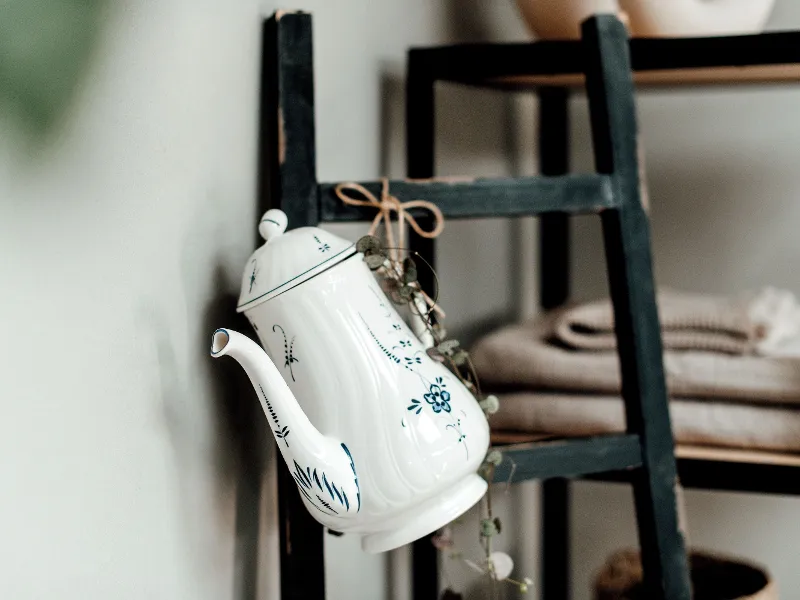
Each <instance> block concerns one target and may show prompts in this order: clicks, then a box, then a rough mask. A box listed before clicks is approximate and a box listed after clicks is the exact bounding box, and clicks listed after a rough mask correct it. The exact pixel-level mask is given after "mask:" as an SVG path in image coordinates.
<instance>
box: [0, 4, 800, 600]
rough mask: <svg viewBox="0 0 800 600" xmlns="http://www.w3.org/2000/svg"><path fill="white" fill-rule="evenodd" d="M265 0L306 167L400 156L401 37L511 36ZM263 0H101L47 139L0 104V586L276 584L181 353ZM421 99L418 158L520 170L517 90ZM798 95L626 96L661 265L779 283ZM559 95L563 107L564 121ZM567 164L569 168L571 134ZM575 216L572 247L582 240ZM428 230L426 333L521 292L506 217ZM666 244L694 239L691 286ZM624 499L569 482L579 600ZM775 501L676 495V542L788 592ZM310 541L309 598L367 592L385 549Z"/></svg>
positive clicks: (225, 279)
mask: <svg viewBox="0 0 800 600" xmlns="http://www.w3.org/2000/svg"><path fill="white" fill-rule="evenodd" d="M282 6H286V7H290V8H291V7H299V8H305V9H309V10H312V11H313V12H314V14H315V59H316V70H317V79H316V86H317V87H316V92H317V107H318V108H317V122H318V126H317V149H318V163H319V175H320V177H321V178H322V179H347V178H352V179H357V178H365V177H376V176H378V175H380V174H382V173H389V174H392V175H402V174H403V170H404V168H403V158H402V157H403V141H402V119H403V115H402V94H403V92H402V75H403V70H404V54H405V50H406V48H407V47H408V46H409V45H414V44H433V43H442V42H448V41H456V40H478V39H520V38H523V37H524V35H525V34H524V31H523V28H522V26H521V24H520V23H519V22H518V20H517V19H516V16H515V12H514V9H513V4H512V2H510V1H509V0H493V1H492V2H481V1H479V0H469V1H467V0H406V1H402V2H401V1H399V0H397V1H392V2H388V1H386V2H380V3H379V2H364V1H362V2H359V1H358V0H346V1H339V2H331V1H330V0H308V1H301V0H297V1H294V2H286V3H285V4H282ZM276 7H277V4H275V3H273V2H271V1H266V0H265V1H263V2H259V1H258V0H242V1H240V2H223V1H222V0H196V1H194V2H191V3H189V2H186V1H185V0H184V1H182V0H165V1H162V2H133V1H127V2H123V1H119V2H117V3H115V4H114V5H113V6H112V7H111V9H110V11H109V17H108V23H107V27H106V29H105V30H104V31H103V32H102V42H101V45H100V47H99V49H98V52H97V53H96V57H95V60H94V63H93V64H92V68H91V71H90V74H89V77H88V78H87V80H86V81H85V85H84V86H83V88H82V90H81V93H80V96H79V98H78V101H77V102H76V104H75V106H74V107H73V110H72V111H71V113H70V114H69V115H68V118H67V119H66V121H65V123H64V124H63V127H62V128H61V129H60V130H59V132H58V133H57V135H56V136H54V137H53V138H52V139H51V140H50V142H49V143H48V144H47V145H45V146H39V145H37V144H35V143H29V142H26V141H23V140H22V138H21V137H20V136H19V135H17V134H14V133H13V132H12V131H11V130H10V126H9V124H8V123H7V122H2V127H3V129H2V131H3V134H2V135H0V256H2V257H3V260H0V279H1V280H2V281H3V285H2V291H3V294H2V300H0V307H2V310H0V325H1V326H2V330H3V331H4V332H5V335H4V340H3V343H2V344H0V348H2V349H1V350H0V382H2V389H3V391H2V394H0V457H2V458H0V481H2V482H3V485H2V487H0V532H1V534H0V557H2V560H0V597H3V598H15V600H16V599H19V600H27V599H32V600H33V599H35V600H39V599H40V598H43V597H48V596H51V597H58V598H81V599H94V598H97V599H100V598H106V597H113V598H120V599H125V598H131V599H134V598H136V599H138V598H142V597H148V598H165V599H166V598H169V599H181V598H187V599H188V598H193V599H197V598H209V599H212V598H214V599H218V598H232V599H235V600H240V599H246V600H250V599H255V598H274V597H275V589H276V583H277V581H276V573H275V565H276V563H275V561H276V546H275V543H276V538H277V533H276V529H275V527H274V519H275V501H274V496H273V495H272V489H271V484H272V480H273V478H274V471H273V470H272V467H271V465H272V461H271V452H272V442H271V441H269V440H267V438H266V437H265V434H264V428H263V425H262V424H261V418H260V415H258V413H257V412H256V411H255V410H254V408H255V403H254V402H250V401H251V400H252V397H251V396H249V395H248V394H249V392H248V391H246V388H245V387H244V384H243V382H242V379H241V377H240V376H239V375H238V372H237V371H236V369H235V367H233V366H230V367H225V366H223V365H222V364H221V363H212V362H211V361H210V360H209V359H208V357H207V354H206V346H207V342H208V336H209V334H210V332H211V331H212V330H213V329H214V328H215V327H217V326H219V325H227V324H231V323H234V324H237V325H238V324H240V321H237V320H236V319H235V317H234V315H233V307H234V303H235V296H236V294H237V292H238V290H237V286H238V280H239V274H240V269H241V268H242V265H243V264H244V261H245V259H246V257H247V255H248V254H249V252H250V250H251V248H252V244H253V243H255V232H254V227H253V223H254V222H255V221H254V219H255V218H256V216H257V215H255V214H254V210H255V205H256V201H255V198H254V196H255V153H256V124H257V95H258V73H259V65H258V61H259V48H260V45H259V44H260V18H261V17H260V15H262V14H268V13H270V12H271V11H272V10H273V9H274V8H276ZM773 24H775V25H782V26H786V27H790V26H800V7H798V6H797V5H796V3H792V2H788V1H787V0H784V1H783V2H782V3H780V4H779V8H778V10H777V12H776V15H775V18H774V19H773ZM793 94H795V95H793ZM441 97H442V99H441V100H440V102H439V111H440V126H439V132H438V139H439V145H440V149H441V151H440V156H439V158H440V161H439V164H440V167H441V169H440V171H441V172H442V173H443V174H462V173H474V174H485V175H499V174H505V173H519V172H524V171H530V169H531V168H532V165H533V156H532V152H531V150H530V149H531V148H532V147H533V143H532V134H533V120H532V117H533V112H534V109H533V102H532V101H531V100H530V99H528V100H524V101H520V100H510V99H508V98H507V97H504V96H502V95H499V94H493V93H489V92H477V91H471V90H455V89H452V88H445V89H443V91H442V94H441ZM718 99H719V100H721V102H719V103H718V102H717V100H718ZM796 99H797V97H796V93H795V92H791V91H784V90H783V89H781V90H770V91H767V92H761V91H752V92H748V93H747V94H745V95H742V96H734V95H732V94H725V93H722V92H713V93H706V94H701V95H688V94H683V93H681V94H671V95H668V96H666V97H662V96H649V97H647V98H645V99H643V100H642V102H641V111H642V117H643V119H642V120H643V129H644V133H645V135H646V143H647V144H648V161H649V162H648V166H649V168H650V178H651V184H652V188H653V189H652V197H653V202H654V209H653V219H654V226H655V229H656V235H655V239H656V255H657V269H658V274H659V277H660V279H661V280H662V282H664V283H671V284H673V285H682V286H683V287H690V288H696V289H709V290H716V291H727V290H732V289H738V288H740V287H742V286H751V287H752V286H753V285H756V284H760V283H766V282H767V281H771V282H773V283H776V284H780V285H785V286H787V287H790V288H792V289H795V290H796V291H798V292H800V286H797V285H796V284H795V283H794V281H793V279H792V267H793V263H792V261H791V258H790V257H791V256H792V253H791V250H792V248H793V243H794V237H795V236H794V230H793V223H795V222H797V219H796V218H794V217H795V216H796V217H800V215H797V214H796V213H797V211H798V209H797V208H796V206H795V204H796V203H795V202H794V198H793V192H794V190H796V189H798V187H800V181H797V179H796V175H795V171H796V170H793V169H792V166H793V164H794V163H796V162H797V160H795V159H796V151H795V150H794V146H796V145H797V142H800V120H798V119H791V118H789V117H788V115H791V114H792V113H791V112H790V111H791V110H792V109H793V107H794V105H795V104H796V102H795V100H796ZM583 111H584V107H582V106H580V104H579V103H578V104H577V105H576V107H575V114H576V126H575V129H576V136H577V137H578V139H581V138H582V139H587V138H586V137H585V136H586V135H587V134H586V127H585V124H582V121H581V120H580V119H578V118H577V116H578V115H579V114H581V113H582V112H583ZM744 117H747V119H745V118H744ZM745 121H748V122H749V123H750V125H749V126H743V122H745ZM679 123H680V125H681V126H678V124H679ZM580 147H581V146H579V149H580ZM578 154H581V156H580V157H579V161H578V162H579V163H581V164H583V165H586V164H587V163H586V150H585V145H583V151H582V152H581V151H579V152H578ZM753 158H758V161H757V163H756V166H755V167H754V168H753V170H751V171H748V170H745V169H744V168H743V165H745V164H750V161H751V159H753ZM684 182H688V183H684ZM679 209H681V210H689V209H691V210H693V211H694V212H693V216H692V218H686V217H684V213H682V212H679ZM698 211H699V212H698ZM705 223H710V225H705ZM744 225H752V227H751V228H746V227H744ZM346 231H348V232H349V233H350V234H354V233H355V232H354V231H353V230H352V229H348V230H346ZM578 231H579V233H580V235H578V236H577V237H578V239H579V241H582V243H579V244H578V248H577V249H576V253H577V254H580V253H581V250H582V249H585V248H586V246H588V244H590V243H597V241H598V238H597V236H596V231H595V230H594V229H592V228H590V227H587V226H585V225H583V224H581V225H580V226H579V228H578ZM489 239H492V240H496V239H506V240H507V242H506V243H502V244H497V243H492V244H487V243H485V240H489ZM442 241H443V243H442V245H441V254H440V275H441V276H442V279H443V291H442V302H443V304H444V306H445V307H447V308H448V310H449V312H450V315H451V316H450V326H451V329H453V330H454V331H456V332H457V333H460V334H463V336H465V337H466V338H469V337H472V336H474V335H475V334H476V333H477V332H479V331H480V330H482V329H485V327H487V326H488V325H490V324H492V323H496V322H499V321H503V320H507V319H510V318H513V317H514V315H516V314H518V313H519V312H520V310H522V309H521V305H520V302H519V294H520V293H523V294H525V295H526V296H527V297H530V296H531V295H532V291H533V286H532V284H531V281H530V276H529V271H528V270H527V269H526V268H525V265H524V264H522V265H519V264H517V265H515V262H516V260H515V258H514V256H515V255H514V254H513V252H515V251H516V249H518V248H519V247H520V245H522V246H524V247H526V248H530V244H531V236H530V224H529V223H523V224H522V225H520V226H517V225H512V224H509V223H503V222H499V221H483V222H462V223H451V224H449V225H448V229H447V231H446V232H445V233H444V235H443V240H442ZM584 244H585V245H584ZM687 251H688V252H687ZM687 256H688V257H694V258H695V259H697V257H700V256H702V257H703V259H702V260H696V262H695V263H694V264H693V271H694V275H693V276H690V273H689V269H688V268H686V266H685V265H686V260H687V258H684V257H687ZM594 266H595V265H592V264H589V263H587V262H585V261H581V262H580V267H579V269H578V273H577V275H576V279H578V280H579V283H580V285H579V286H578V288H579V292H580V293H581V294H582V295H583V296H588V295H590V294H593V293H596V292H598V291H601V290H602V285H601V284H599V283H597V281H598V280H597V278H596V277H590V276H589V275H588V273H589V270H590V269H591V268H593V267H594ZM517 269H519V272H521V273H526V274H528V277H527V278H523V279H522V280H520V278H519V276H518V271H517ZM697 269H699V270H697ZM259 487H263V490H264V491H263V493H262V494H261V496H260V498H259V494H258V489H259ZM531 489H532V488H531V487H530V486H527V489H526V490H525V491H524V492H523V493H522V498H521V499H520V498H517V499H514V498H508V499H505V498H501V499H500V504H501V505H505V507H506V508H505V509H503V510H501V512H502V513H504V514H506V513H512V512H513V516H512V514H506V520H507V527H506V531H509V532H514V531H518V530H519V528H520V527H523V525H525V524H527V527H528V529H527V530H524V531H523V533H524V535H523V536H522V537H523V538H524V539H514V538H513V536H511V535H510V534H504V535H503V538H502V539H501V540H500V544H501V545H503V544H505V545H506V546H507V547H508V548H510V549H512V550H514V554H515V556H517V558H518V559H520V561H518V562H523V563H528V565H527V567H526V568H524V569H523V570H524V572H525V573H526V574H529V573H531V572H532V571H531V569H532V566H531V565H532V564H533V552H532V550H531V549H532V548H534V549H535V537H536V528H535V521H534V518H535V515H536V513H535V510H531V509H532V508H535V506H532V505H533V503H532V501H531V499H530V495H531ZM626 494H627V492H625V491H624V489H623V488H614V487H609V486H601V485H598V484H580V485H579V486H578V494H577V496H578V498H577V502H576V505H575V512H576V515H577V519H576V527H575V543H576V554H577V556H576V561H575V562H576V567H575V569H576V578H577V579H576V581H577V585H578V590H579V593H578V596H577V597H578V598H588V595H587V594H588V591H587V590H588V588H587V580H588V577H589V573H590V571H591V570H592V569H594V568H595V567H596V565H597V564H599V561H600V560H601V558H602V556H603V555H605V554H606V553H607V552H608V551H610V550H611V549H612V548H614V547H616V546H617V545H618V544H620V543H625V542H628V541H632V540H633V537H632V536H633V529H632V521H631V519H630V516H629V515H631V514H632V513H631V510H630V507H629V506H628V505H626V503H625V502H626V501H627V500H626V498H627V496H626ZM526 498H527V500H526ZM512 506H514V507H516V508H515V509H514V510H511V508H510V507H512ZM522 506H526V507H527V510H528V511H530V512H528V513H527V514H525V512H524V511H522V509H521V508H520V507H522ZM796 506H797V505H796V503H795V501H794V500H789V499H764V498H755V497H734V496H730V495H717V494H700V493H691V494H689V508H690V524H691V526H692V531H693V539H695V540H696V541H699V542H703V543H704V544H707V545H712V546H717V547H720V548H726V549H729V550H731V551H738V552H741V553H744V554H747V555H751V556H753V557H756V558H763V559H765V560H766V561H768V562H769V563H770V565H771V566H772V568H773V570H774V571H775V573H776V574H777V575H778V577H779V579H780V580H781V583H782V585H783V588H784V590H785V591H787V592H788V593H789V594H791V592H792V590H798V589H800V580H798V578H797V577H798V576H797V575H796V571H795V570H793V569H792V566H793V565H792V562H791V557H792V556H793V555H796V552H795V551H794V550H793V548H794V546H792V545H791V542H792V540H794V539H797V538H798V535H797V534H798V531H796V529H797V525H796V524H794V523H793V520H792V519H791V515H792V510H793V509H796ZM590 507H591V510H589V508H590ZM601 507H607V511H608V512H603V511H602V509H601ZM617 514H619V515H620V519H619V520H611V519H610V517H613V516H615V515H617ZM742 515H747V516H748V518H747V519H744V518H742ZM734 524H735V525H734ZM793 528H794V529H793ZM472 531H473V529H472V528H471V527H470V526H465V527H464V528H463V529H462V531H461V535H462V536H463V537H464V539H465V540H468V539H469V538H470V537H472ZM257 542H258V543H257ZM327 542H328V567H329V568H328V573H327V580H328V586H329V590H330V593H329V596H330V597H331V598H363V599H365V600H372V599H375V598H381V597H388V590H387V589H386V588H387V586H388V585H389V584H390V583H391V582H392V581H395V580H393V579H387V577H386V575H385V572H386V569H385V567H386V558H385V557H366V556H364V555H362V554H361V553H360V551H359V550H358V549H357V540H355V539H354V538H349V537H344V538H340V539H334V538H329V539H328V540H327ZM465 544H468V542H466V541H465ZM448 573H449V574H450V575H451V576H452V577H453V578H454V579H455V580H457V581H465V580H466V579H467V576H466V575H465V574H463V573H459V572H457V570H455V569H450V570H449V571H448ZM355 581H357V582H358V584H357V586H356V588H355V591H354V587H353V582H355Z"/></svg>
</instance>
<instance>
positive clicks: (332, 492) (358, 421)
mask: <svg viewBox="0 0 800 600" xmlns="http://www.w3.org/2000/svg"><path fill="white" fill-rule="evenodd" d="M285 228H286V216H285V215H284V213H282V212H281V211H278V210H271V211H268V212H267V213H266V214H265V215H264V218H263V219H262V221H261V224H260V227H259V231H260V232H261V234H262V236H263V237H264V238H265V239H266V240H267V241H266V243H265V244H264V245H263V246H262V247H261V248H259V249H258V250H256V252H255V253H254V254H253V256H252V257H251V258H250V260H249V261H248V264H247V268H246V270H245V274H244V279H243V282H242V294H241V297H240V300H239V307H238V310H239V311H240V312H244V313H245V315H246V316H247V318H248V319H249V320H250V323H251V324H252V325H253V328H254V329H255V330H256V332H257V333H258V337H259V339H260V340H261V343H262V345H263V346H264V348H266V350H267V353H268V354H269V357H268V356H267V354H265V353H264V351H263V350H262V349H261V348H260V347H259V346H258V345H257V344H255V343H254V342H252V341H250V340H249V339H248V338H246V337H245V336H243V335H241V334H238V333H236V332H234V331H231V330H228V329H219V330H217V331H216V332H215V333H214V336H213V340H212V348H211V354H212V356H214V357H218V356H223V355H229V356H232V357H233V358H235V359H236V360H238V361H239V363H240V364H241V365H242V366H243V367H244V369H245V370H246V371H247V373H248V375H249V377H250V380H251V381H252V383H253V386H254V387H255V390H256V394H257V396H258V399H259V401H260V402H261V405H262V407H263V408H264V412H265V413H266V415H267V419H268V421H269V423H270V427H271V429H272V431H273V433H274V435H275V438H276V441H277V444H278V448H279V449H280V451H281V454H282V455H283V458H284V459H285V460H286V464H287V465H288V466H289V468H290V470H291V471H292V474H293V476H294V478H295V481H296V482H297V486H298V489H299V490H300V492H301V494H302V496H303V500H304V502H305V505H306V507H307V508H308V510H309V511H311V513H312V514H313V515H314V517H315V518H316V519H317V520H318V521H319V522H321V523H322V524H324V525H326V526H327V527H330V528H331V529H334V530H336V531H342V532H354V533H360V534H362V535H363V538H362V547H363V548H364V550H366V551H367V552H382V551H385V550H390V549H392V548H396V547H398V546H401V545H404V544H407V543H409V542H411V541H413V540H415V539H418V538H420V537H422V536H424V535H426V534H428V533H430V532H432V531H435V530H436V529H438V528H439V527H442V526H444V525H445V524H447V523H448V522H450V521H452V520H453V519H455V518H456V517H458V516H459V515H461V514H462V513H463V512H465V511H466V510H467V509H469V508H470V507H471V506H473V505H474V504H475V503H476V502H477V501H478V500H479V499H480V498H481V497H482V496H483V495H484V493H485V492H486V488H487V484H486V482H485V481H484V480H483V479H482V478H481V477H479V476H478V475H477V474H476V471H477V469H478V467H479V466H480V464H481V462H482V461H483V458H484V456H485V454H486V450H487V448H488V445H489V428H488V424H487V422H486V419H485V417H484V415H483V412H482V410H481V409H480V407H479V406H478V404H477V402H476V401H475V398H474V397H473V396H472V395H471V394H470V393H469V391H468V390H467V389H466V388H465V387H464V386H463V385H462V384H461V382H460V381H459V380H458V379H457V378H456V377H455V376H454V375H453V374H452V373H451V372H450V371H449V370H448V369H446V368H445V367H444V366H443V365H441V364H439V363H438V362H436V361H434V360H432V359H430V358H429V357H428V355H427V353H426V352H425V348H424V347H423V346H422V344H421V343H420V342H419V340H418V339H417V338H416V337H415V336H414V334H413V333H412V332H411V330H410V329H409V327H408V326H407V325H406V323H405V322H404V321H403V320H402V319H401V318H400V316H399V314H398V313H397V312H396V310H395V309H394V307H393V306H392V303H391V301H389V300H388V299H387V298H386V296H385V295H384V293H383V292H382V290H381V289H380V287H379V285H378V284H377V282H376V280H375V278H374V277H373V275H372V273H371V272H370V270H369V269H368V268H367V266H366V265H365V264H364V260H363V255H362V254H360V253H358V252H357V251H356V249H355V246H354V244H352V243H351V242H348V241H345V240H343V239H341V238H339V237H336V236H334V235H333V234H330V233H328V232H326V231H323V230H321V229H317V228H312V227H304V228H300V229H296V230H293V231H289V232H286V233H284V230H285ZM270 357H271V359H270Z"/></svg>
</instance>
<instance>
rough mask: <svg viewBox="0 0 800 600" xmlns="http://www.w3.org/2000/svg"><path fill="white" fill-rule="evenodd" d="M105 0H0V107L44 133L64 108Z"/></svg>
mask: <svg viewBox="0 0 800 600" xmlns="http://www.w3.org/2000/svg"><path fill="white" fill-rule="evenodd" d="M107 4H108V0H0V111H1V112H4V113H9V115H3V116H10V117H11V118H12V119H13V120H14V121H18V122H19V123H20V125H21V126H22V128H23V129H24V130H25V131H27V132H28V133H30V134H33V135H37V136H38V135H46V134H48V133H50V132H51V131H52V129H53V128H54V127H55V126H56V125H57V124H58V122H59V120H60V119H61V117H62V116H63V115H64V114H65V113H66V112H67V110H68V109H69V106H70V103H71V100H72V98H73V97H74V95H75V92H76V90H77V88H78V85H79V83H80V80H81V77H82V76H83V74H84V72H85V71H86V69H87V67H88V64H89V61H90V59H91V56H92V53H93V49H94V47H95V44H96V42H97V40H98V37H99V33H100V28H101V25H102V23H103V20H104V17H105V9H106V5H107Z"/></svg>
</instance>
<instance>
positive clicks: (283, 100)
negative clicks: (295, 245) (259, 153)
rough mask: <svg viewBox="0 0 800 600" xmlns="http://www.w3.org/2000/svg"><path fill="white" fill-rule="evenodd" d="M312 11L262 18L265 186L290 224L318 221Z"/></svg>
mask: <svg viewBox="0 0 800 600" xmlns="http://www.w3.org/2000/svg"><path fill="white" fill-rule="evenodd" d="M311 34H312V32H311V15H310V14H308V13H303V12H286V11H279V12H277V13H275V16H273V17H272V18H271V19H269V20H268V21H267V23H266V31H265V55H264V63H263V64H264V71H265V72H266V73H267V85H265V86H264V87H263V89H262V102H261V107H262V108H261V110H262V114H261V118H262V120H263V122H264V123H266V135H267V136H268V140H269V141H268V144H269V147H270V148H272V149H273V151H272V152H270V153H269V155H266V156H264V157H263V158H264V160H265V161H266V164H262V170H263V172H265V173H267V176H266V177H265V179H266V180H267V181H268V182H269V187H268V188H267V191H268V193H269V195H270V197H271V198H272V199H273V203H274V204H275V205H279V206H280V208H281V210H283V211H284V212H285V213H286V216H287V217H288V221H289V228H290V229H293V228H295V227H302V226H303V225H310V224H316V223H317V222H319V214H318V211H317V170H316V147H315V140H314V64H313V47H312V35H311Z"/></svg>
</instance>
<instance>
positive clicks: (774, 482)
mask: <svg viewBox="0 0 800 600" xmlns="http://www.w3.org/2000/svg"><path fill="white" fill-rule="evenodd" d="M612 438H616V439H618V438H619V436H604V437H599V438H588V439H584V438H572V439H570V438H563V437H558V436H554V435H551V434H547V433H517V432H492V444H493V445H494V446H495V447H497V448H499V449H501V450H503V452H504V453H505V454H506V455H507V456H508V457H509V458H510V459H511V460H510V461H506V462H504V463H503V468H502V469H498V470H497V473H496V476H495V482H496V483H502V482H507V481H509V479H510V476H511V474H512V468H513V467H512V461H513V463H516V465H517V467H516V469H514V473H513V478H512V479H511V481H512V483H516V482H519V481H524V480H526V479H537V478H540V477H541V475H540V473H542V472H544V469H543V468H542V466H541V465H540V462H539V461H541V460H542V459H543V457H546V458H547V459H548V460H551V459H552V457H553V452H558V456H559V457H561V458H563V457H569V458H570V460H578V459H580V460H583V461H587V460H588V461H591V460H593V458H592V456H593V455H592V453H593V452H596V451H597V450H598V449H600V448H601V445H600V444H601V442H599V440H608V439H612ZM587 442H590V443H589V444H588V445H587ZM542 449H549V450H542ZM543 452H550V454H549V455H546V454H544V453H543ZM675 456H676V457H677V459H678V473H679V475H680V478H681V483H682V484H683V486H684V487H687V488H693V489H704V490H725V491H733V492H737V491H738V492H757V493H765V494H784V495H800V453H792V452H770V451H763V450H743V449H737V448H715V447H708V446H697V445H689V444H678V445H677V447H676V449H675ZM610 460H611V461H615V460H617V459H616V458H612V459H610ZM579 464H580V466H581V469H582V470H583V473H575V474H574V475H573V477H576V478H577V477H580V478H586V479H591V480H596V481H613V482H629V481H630V475H631V473H630V472H629V469H630V468H633V467H635V465H628V466H627V467H624V468H622V469H617V470H613V469H611V470H606V469H607V467H609V458H608V457H603V458H597V459H596V462H595V463H591V462H589V463H586V462H581V463H579Z"/></svg>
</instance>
